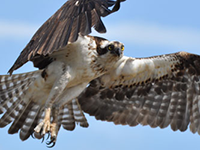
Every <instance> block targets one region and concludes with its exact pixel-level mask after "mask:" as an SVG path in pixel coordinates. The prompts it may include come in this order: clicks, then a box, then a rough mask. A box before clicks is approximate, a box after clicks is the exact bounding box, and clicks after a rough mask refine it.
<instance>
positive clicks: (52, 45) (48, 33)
mask: <svg viewBox="0 0 200 150" xmlns="http://www.w3.org/2000/svg"><path fill="white" fill-rule="evenodd" d="M121 1H125V0H117V1H112V0H69V1H67V2H66V3H65V4H64V5H63V6H62V7H61V8H60V9H59V10H58V11H57V12H56V13H55V14H54V15H52V16H51V17H50V18H49V19H48V20H47V21H46V22H45V23H44V24H43V25H42V26H41V27H40V28H39V30H38V31H37V32H36V33H35V35H34V36H33V37H32V39H31V40H30V42H29V43H28V44H27V46H26V47H25V48H24V50H23V51H22V52H21V54H20V56H19V57H18V58H17V60H16V62H15V63H14V65H13V66H12V67H11V68H10V70H9V71H8V72H9V73H10V74H12V72H13V71H14V70H16V69H18V68H19V67H21V66H22V65H23V64H25V63H26V62H27V61H29V60H31V61H33V62H34V61H35V60H36V61H37V63H36V64H34V65H35V67H38V68H44V67H45V66H46V65H47V64H48V63H49V62H51V59H49V58H47V57H46V56H47V55H48V54H51V53H52V52H54V51H57V50H59V49H60V48H62V47H64V46H66V45H67V44H68V43H69V42H71V43H72V42H75V41H76V40H77V38H78V34H81V35H88V34H89V33H91V27H94V28H95V30H96V31H98V32H100V33H104V32H106V28H105V26H104V24H103V22H102V20H101V18H100V17H102V16H103V17H105V16H107V15H109V14H111V13H113V12H115V11H117V10H118V9H119V8H120V2H121ZM113 5H114V7H113V8H112V10H110V9H109V7H111V6H113Z"/></svg>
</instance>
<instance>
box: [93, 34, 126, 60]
mask: <svg viewBox="0 0 200 150" xmlns="http://www.w3.org/2000/svg"><path fill="white" fill-rule="evenodd" d="M94 38H95V41H96V45H97V53H98V55H99V56H103V55H110V57H118V58H120V57H122V56H123V51H124V45H123V44H122V43H120V42H118V41H108V40H106V39H104V38H100V37H94Z"/></svg>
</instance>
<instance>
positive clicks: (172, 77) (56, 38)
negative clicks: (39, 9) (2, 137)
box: [0, 0, 200, 146]
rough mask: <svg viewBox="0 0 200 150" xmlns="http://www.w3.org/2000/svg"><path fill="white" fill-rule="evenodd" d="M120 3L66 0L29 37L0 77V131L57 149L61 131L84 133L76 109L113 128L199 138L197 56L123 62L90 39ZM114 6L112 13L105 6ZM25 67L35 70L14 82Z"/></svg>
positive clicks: (119, 51) (112, 46) (118, 46)
mask: <svg viewBox="0 0 200 150" xmlns="http://www.w3.org/2000/svg"><path fill="white" fill-rule="evenodd" d="M122 1H125V0H117V1H112V0H69V1H67V2H66V3H65V4H64V5H63V6H62V7H61V8H60V9H59V10H58V11H57V12H56V13H55V14H54V15H53V16H52V17H50V18H49V19H48V20H47V21H46V22H45V23H44V24H43V25H42V26H41V27H40V28H39V30H38V31H37V32H36V33H35V35H34V36H33V37H32V39H31V41H30V42H29V43H28V45H27V46H26V47H25V49H24V50H23V51H22V52H21V54H20V56H19V57H18V59H17V60H16V62H15V63H14V65H13V66H12V67H11V69H10V70H9V73H10V75H1V76H0V114H1V118H0V127H1V128H2V127H5V126H7V125H8V124H11V126H10V128H9V131H8V133H10V134H14V133H18V132H19V134H20V138H21V140H26V139H28V138H29V137H30V135H32V136H34V137H35V138H38V139H40V138H44V136H45V134H49V135H50V136H49V137H50V141H49V142H48V143H47V144H48V145H50V144H52V146H54V145H55V142H56V138H57V135H58V132H59V129H60V127H61V126H62V127H63V128H64V129H66V130H74V129H75V126H76V124H79V125H80V126H82V127H88V122H87V120H86V118H85V116H84V113H83V112H82V110H83V111H84V112H86V113H89V114H90V115H92V116H95V117H96V118H97V119H99V120H105V121H112V122H114V123H115V124H122V125H130V126H136V125H138V124H142V125H150V126H151V127H160V128H165V127H167V126H169V125H170V126H171V128H172V130H174V131H176V130H180V131H185V130H186V129H187V127H188V125H189V124H190V129H191V131H192V132H193V133H196V132H198V133H199V134H200V102H199V99H200V69H199V68H200V56H198V55H195V54H190V53H187V52H179V53H174V54H167V55H161V56H154V57H149V58H131V57H126V56H123V51H124V45H123V44H122V43H120V42H118V41H108V40H106V39H104V38H100V37H94V36H89V35H88V34H89V33H90V32H91V27H94V28H95V29H96V30H97V31H98V32H100V33H102V32H105V31H106V29H105V26H104V24H103V22H102V21H101V18H100V17H102V16H103V17H104V16H107V15H109V14H111V13H113V12H115V11H117V10H118V9H119V7H120V2H122ZM111 6H113V8H112V9H111V10H110V9H109V7H111ZM27 61H32V62H33V64H34V66H35V67H37V68H38V69H39V70H38V71H33V72H29V73H22V74H16V75H12V72H13V71H14V70H16V69H18V68H19V67H21V66H22V65H24V64H25V63H26V62H27Z"/></svg>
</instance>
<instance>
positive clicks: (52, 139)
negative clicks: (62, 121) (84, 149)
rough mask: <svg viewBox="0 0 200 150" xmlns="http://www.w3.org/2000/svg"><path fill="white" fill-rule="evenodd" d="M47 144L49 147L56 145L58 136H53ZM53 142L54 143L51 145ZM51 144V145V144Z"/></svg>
mask: <svg viewBox="0 0 200 150" xmlns="http://www.w3.org/2000/svg"><path fill="white" fill-rule="evenodd" d="M52 143H53V144H52ZM46 144H47V145H48V146H47V147H48V148H52V147H54V146H55V144H56V137H52V138H51V140H50V141H49V142H46ZM51 144H52V145H51ZM49 145H51V146H49Z"/></svg>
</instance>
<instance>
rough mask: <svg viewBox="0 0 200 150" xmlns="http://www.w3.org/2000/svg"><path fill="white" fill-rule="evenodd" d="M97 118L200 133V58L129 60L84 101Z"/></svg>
mask: <svg viewBox="0 0 200 150" xmlns="http://www.w3.org/2000/svg"><path fill="white" fill-rule="evenodd" d="M79 102H80V105H81V107H82V109H83V110H84V111H85V112H86V113H89V114H90V115H92V116H95V117H96V119H100V120H106V121H112V122H114V123H115V124H122V125H126V124H128V125H130V126H136V125H138V124H142V125H150V126H151V127H160V128H165V127H167V126H169V125H171V128H172V130H174V131H176V130H180V131H185V130H186V129H187V127H188V124H189V123H190V129H191V131H192V132H193V133H195V132H198V133H199V134H200V56H198V55H194V54H189V53H186V52H179V53H175V54H169V55H162V56H156V57H151V58H142V59H135V58H129V57H124V58H122V59H121V60H120V62H119V63H118V64H117V65H116V68H115V70H112V71H111V72H110V73H108V74H106V75H104V76H102V77H100V78H98V79H95V80H93V81H92V82H91V83H90V86H89V87H88V88H87V89H86V90H85V91H84V92H83V93H82V94H81V95H80V96H79Z"/></svg>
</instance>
